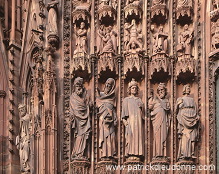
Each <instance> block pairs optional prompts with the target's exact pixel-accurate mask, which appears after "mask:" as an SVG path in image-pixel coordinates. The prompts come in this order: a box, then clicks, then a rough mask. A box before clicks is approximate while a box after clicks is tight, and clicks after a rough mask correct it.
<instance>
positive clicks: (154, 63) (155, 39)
mask: <svg viewBox="0 0 219 174" xmlns="http://www.w3.org/2000/svg"><path fill="white" fill-rule="evenodd" d="M151 32H152V43H153V44H152V46H151V47H152V56H151V59H150V65H151V66H150V76H151V78H152V76H153V74H154V73H155V72H161V71H162V72H165V73H168V72H169V68H170V65H169V63H170V60H169V59H170V58H169V54H168V34H167V33H166V32H165V31H164V26H163V25H159V26H157V25H156V24H153V25H151Z"/></svg>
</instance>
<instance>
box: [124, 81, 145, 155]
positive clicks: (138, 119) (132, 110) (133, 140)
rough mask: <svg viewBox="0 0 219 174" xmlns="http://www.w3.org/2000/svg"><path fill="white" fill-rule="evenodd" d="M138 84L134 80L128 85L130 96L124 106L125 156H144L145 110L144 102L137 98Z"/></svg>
mask: <svg viewBox="0 0 219 174" xmlns="http://www.w3.org/2000/svg"><path fill="white" fill-rule="evenodd" d="M138 91H139V87H138V83H137V82H136V81H135V80H134V79H132V81H131V82H129V84H128V94H129V97H126V98H125V99H124V100H123V104H122V121H123V124H124V125H125V155H126V156H127V157H140V156H143V116H144V114H143V110H144V109H143V108H144V104H143V102H142V100H141V99H140V98H139V97H137V95H138Z"/></svg>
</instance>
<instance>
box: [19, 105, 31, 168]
mask: <svg viewBox="0 0 219 174" xmlns="http://www.w3.org/2000/svg"><path fill="white" fill-rule="evenodd" d="M18 110H19V114H20V130H19V135H18V136H17V137H16V146H17V149H18V150H19V155H20V167H21V172H30V121H31V115H30V114H28V113H27V108H26V105H25V104H19V106H18Z"/></svg>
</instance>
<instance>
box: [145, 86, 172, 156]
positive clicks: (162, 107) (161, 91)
mask: <svg viewBox="0 0 219 174" xmlns="http://www.w3.org/2000/svg"><path fill="white" fill-rule="evenodd" d="M157 94H158V96H154V94H153V93H152V94H151V96H150V99H149V101H148V104H149V109H150V111H151V120H152V125H153V133H154V137H153V156H154V158H156V157H165V156H166V155H167V154H166V148H167V146H166V144H167V142H166V140H167V136H168V129H169V126H170V117H169V116H170V115H169V114H170V103H169V100H168V99H167V98H166V95H167V88H166V85H165V84H164V83H160V84H159V85H158V88H157Z"/></svg>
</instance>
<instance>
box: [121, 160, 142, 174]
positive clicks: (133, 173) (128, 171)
mask: <svg viewBox="0 0 219 174" xmlns="http://www.w3.org/2000/svg"><path fill="white" fill-rule="evenodd" d="M124 165H125V170H123V172H122V174H142V169H143V165H144V163H143V162H141V160H140V158H139V157H129V158H127V160H126V162H125V163H124Z"/></svg>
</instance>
